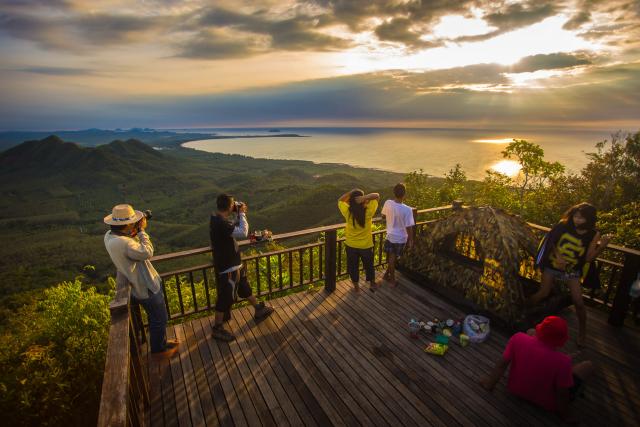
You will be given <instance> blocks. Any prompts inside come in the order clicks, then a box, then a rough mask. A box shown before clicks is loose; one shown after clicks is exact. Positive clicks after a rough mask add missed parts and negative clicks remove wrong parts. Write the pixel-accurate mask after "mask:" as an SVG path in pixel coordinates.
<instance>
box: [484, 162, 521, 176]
mask: <svg viewBox="0 0 640 427" xmlns="http://www.w3.org/2000/svg"><path fill="white" fill-rule="evenodd" d="M520 169H522V166H521V165H520V163H518V162H516V161H514V160H500V161H499V162H496V163H494V164H493V165H491V170H493V171H495V172H499V173H501V174H503V175H507V176H509V177H514V176H517V175H518V173H519V172H520Z"/></svg>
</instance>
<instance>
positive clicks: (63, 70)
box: [16, 66, 96, 76]
mask: <svg viewBox="0 0 640 427" xmlns="http://www.w3.org/2000/svg"><path fill="white" fill-rule="evenodd" d="M16 71H21V72H24V73H32V74H44V75H47V76H90V75H94V74H95V73H96V72H95V70H91V69H88V68H71V67H37V66H34V67H27V68H21V69H19V70H16Z"/></svg>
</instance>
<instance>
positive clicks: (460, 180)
mask: <svg viewBox="0 0 640 427" xmlns="http://www.w3.org/2000/svg"><path fill="white" fill-rule="evenodd" d="M466 183H467V174H466V173H465V172H464V170H462V166H460V163H456V165H455V166H454V168H453V169H450V170H449V172H447V174H446V175H445V176H444V184H443V185H442V187H440V188H439V189H438V199H439V200H438V201H439V202H440V203H439V204H441V205H444V204H449V203H451V202H452V201H453V200H457V199H460V198H461V197H462V195H463V193H464V190H465V185H466Z"/></svg>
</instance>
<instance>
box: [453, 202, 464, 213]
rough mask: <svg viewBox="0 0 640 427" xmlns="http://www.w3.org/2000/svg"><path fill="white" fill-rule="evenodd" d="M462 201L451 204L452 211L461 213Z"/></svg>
mask: <svg viewBox="0 0 640 427" xmlns="http://www.w3.org/2000/svg"><path fill="white" fill-rule="evenodd" d="M462 206H463V203H462V200H454V201H452V202H451V209H452V210H454V211H461V210H462Z"/></svg>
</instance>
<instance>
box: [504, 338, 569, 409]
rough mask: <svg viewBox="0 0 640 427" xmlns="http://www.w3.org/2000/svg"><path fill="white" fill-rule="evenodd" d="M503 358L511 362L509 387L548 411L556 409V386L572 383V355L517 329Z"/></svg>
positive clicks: (514, 392) (518, 394)
mask: <svg viewBox="0 0 640 427" xmlns="http://www.w3.org/2000/svg"><path fill="white" fill-rule="evenodd" d="M502 358H503V359H504V360H505V361H506V362H510V363H511V369H510V370H509V381H508V384H507V388H508V389H509V391H510V392H511V393H513V394H515V395H516V396H520V397H522V398H524V399H527V400H529V401H531V402H533V403H535V404H537V405H539V406H542V407H543V408H545V409H547V410H548V411H555V410H556V409H557V405H556V390H558V389H560V388H570V387H572V386H573V371H572V368H571V358H570V357H569V356H567V355H566V354H563V353H560V352H559V351H557V350H555V349H553V348H551V347H549V346H548V345H546V344H544V343H543V342H542V341H540V340H539V339H538V338H536V337H532V336H529V335H527V334H524V333H522V332H518V333H517V334H515V335H514V336H512V337H511V339H509V342H508V343H507V348H505V350H504V353H503V354H502Z"/></svg>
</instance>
